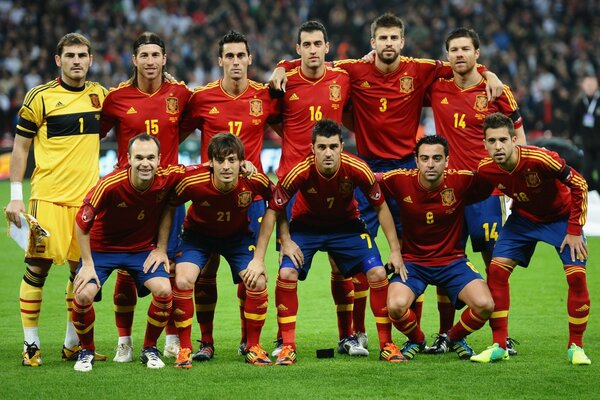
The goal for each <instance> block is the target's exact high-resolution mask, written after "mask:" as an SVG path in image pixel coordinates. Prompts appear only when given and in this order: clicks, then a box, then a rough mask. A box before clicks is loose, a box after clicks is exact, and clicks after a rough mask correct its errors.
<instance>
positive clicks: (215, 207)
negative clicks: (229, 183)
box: [171, 165, 273, 238]
mask: <svg viewBox="0 0 600 400" xmlns="http://www.w3.org/2000/svg"><path fill="white" fill-rule="evenodd" d="M272 190H273V184H272V183H271V181H270V180H269V178H267V176H266V175H264V174H261V173H257V174H254V175H252V177H251V178H245V177H243V176H240V177H239V178H238V184H237V186H236V187H235V188H233V189H232V190H230V191H229V192H227V193H224V192H221V191H220V190H219V189H217V188H216V187H215V185H214V183H213V181H212V174H211V171H210V167H208V166H205V165H199V166H195V167H193V168H188V170H187V172H186V176H185V178H184V179H183V180H182V181H181V183H179V184H178V185H177V187H176V188H175V196H174V197H173V198H172V199H171V205H179V204H183V203H185V202H186V201H188V200H191V201H192V204H191V205H190V207H189V208H188V212H187V215H186V216H185V221H184V223H183V227H184V228H185V229H188V230H190V231H194V232H198V233H200V234H202V235H206V236H211V237H218V238H225V237H228V236H233V235H236V234H239V233H242V232H248V231H249V228H248V226H249V223H250V221H249V219H248V207H249V206H250V204H252V199H253V198H254V197H255V196H262V197H263V198H264V199H265V200H269V199H270V198H271V193H272Z"/></svg>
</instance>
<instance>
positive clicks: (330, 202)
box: [325, 197, 335, 208]
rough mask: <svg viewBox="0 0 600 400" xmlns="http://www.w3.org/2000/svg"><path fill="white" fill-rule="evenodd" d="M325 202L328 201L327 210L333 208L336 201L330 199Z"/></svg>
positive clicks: (332, 198)
mask: <svg viewBox="0 0 600 400" xmlns="http://www.w3.org/2000/svg"><path fill="white" fill-rule="evenodd" d="M325 200H326V201H327V208H332V207H333V201H334V200H335V197H328V198H327V199H325Z"/></svg>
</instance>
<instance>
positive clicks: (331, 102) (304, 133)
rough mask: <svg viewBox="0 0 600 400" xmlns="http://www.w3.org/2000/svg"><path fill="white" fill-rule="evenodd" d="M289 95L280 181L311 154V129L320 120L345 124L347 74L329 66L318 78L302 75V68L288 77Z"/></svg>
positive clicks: (284, 101)
mask: <svg viewBox="0 0 600 400" xmlns="http://www.w3.org/2000/svg"><path fill="white" fill-rule="evenodd" d="M286 75H287V78H288V82H287V85H286V92H285V95H284V97H283V99H282V101H281V114H282V116H283V138H282V139H283V140H282V144H281V159H280V161H279V168H278V169H277V176H278V178H280V179H281V178H282V177H283V176H284V175H285V174H287V173H288V172H289V171H290V170H291V169H292V167H293V166H294V165H296V164H298V163H299V162H300V161H302V160H303V159H304V158H305V157H306V156H307V155H309V154H311V143H312V128H313V126H314V125H315V124H316V123H317V121H320V120H321V119H324V118H326V119H331V120H333V121H336V122H338V123H340V124H341V123H342V114H343V111H344V106H345V105H346V102H347V101H348V97H349V92H350V78H349V77H348V73H346V71H344V70H341V69H339V68H331V67H326V68H325V72H324V74H323V76H321V77H320V78H319V79H309V78H307V77H305V76H304V75H302V72H301V69H300V67H297V68H294V69H292V70H291V71H290V72H288V73H287V74H286Z"/></svg>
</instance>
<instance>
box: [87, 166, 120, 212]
mask: <svg viewBox="0 0 600 400" xmlns="http://www.w3.org/2000/svg"><path fill="white" fill-rule="evenodd" d="M127 171H128V170H123V171H120V172H118V173H116V174H115V175H113V176H111V177H109V178H106V179H104V180H102V181H100V183H99V184H98V186H97V187H96V190H94V194H92V197H91V198H90V201H89V204H90V205H91V206H92V207H94V208H96V207H97V206H98V202H99V201H100V198H101V197H102V196H103V195H104V192H105V191H106V190H107V189H108V188H109V187H110V186H112V185H114V184H117V183H119V182H121V181H123V180H125V179H128V175H127Z"/></svg>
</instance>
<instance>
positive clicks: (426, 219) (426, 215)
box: [425, 211, 435, 225]
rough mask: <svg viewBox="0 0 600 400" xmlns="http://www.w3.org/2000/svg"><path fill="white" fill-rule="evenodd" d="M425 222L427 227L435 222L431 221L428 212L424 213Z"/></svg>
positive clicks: (430, 214)
mask: <svg viewBox="0 0 600 400" xmlns="http://www.w3.org/2000/svg"><path fill="white" fill-rule="evenodd" d="M425 222H426V223H427V224H428V225H431V224H433V223H434V222H435V221H434V220H433V213H432V212H431V211H428V212H426V213H425Z"/></svg>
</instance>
